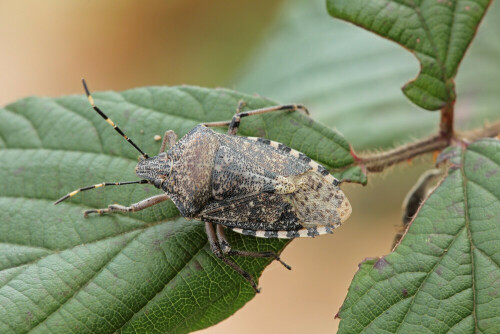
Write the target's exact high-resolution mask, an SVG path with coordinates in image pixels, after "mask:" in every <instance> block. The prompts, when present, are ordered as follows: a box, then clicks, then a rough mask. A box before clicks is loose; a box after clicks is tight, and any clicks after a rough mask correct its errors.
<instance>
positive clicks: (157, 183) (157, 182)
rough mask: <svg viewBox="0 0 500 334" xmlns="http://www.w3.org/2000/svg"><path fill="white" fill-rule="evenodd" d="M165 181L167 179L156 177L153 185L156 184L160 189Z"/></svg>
mask: <svg viewBox="0 0 500 334" xmlns="http://www.w3.org/2000/svg"><path fill="white" fill-rule="evenodd" d="M163 181H165V179H155V180H154V181H153V185H154V186H155V187H156V188H158V189H160V188H161V185H162V184H163Z"/></svg>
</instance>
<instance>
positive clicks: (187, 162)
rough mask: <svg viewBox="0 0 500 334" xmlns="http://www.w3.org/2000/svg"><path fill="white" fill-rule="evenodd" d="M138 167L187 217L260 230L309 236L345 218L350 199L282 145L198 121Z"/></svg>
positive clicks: (283, 235)
mask: <svg viewBox="0 0 500 334" xmlns="http://www.w3.org/2000/svg"><path fill="white" fill-rule="evenodd" d="M136 173H137V175H138V176H139V177H142V178H146V179H149V180H151V181H154V180H158V179H163V180H164V182H162V184H161V189H162V190H163V191H165V192H166V193H167V195H168V197H169V198H170V199H171V200H172V201H173V202H174V203H175V205H176V206H177V208H178V209H179V211H180V212H181V214H182V215H183V216H184V217H187V218H194V219H197V220H202V221H204V222H210V223H216V224H221V225H224V226H226V227H229V228H231V229H233V230H234V231H236V232H239V233H243V234H248V235H254V236H258V237H278V238H296V237H307V236H308V237H314V236H316V235H319V234H325V233H332V230H333V228H335V227H337V226H338V225H340V223H341V222H342V221H344V220H345V219H347V217H348V216H349V214H350V211H351V208H350V206H349V202H348V201H347V199H346V198H345V196H344V194H343V193H342V191H341V190H340V188H339V186H338V181H337V180H336V179H335V178H333V177H332V176H331V175H330V174H329V173H328V172H327V171H326V170H325V169H324V168H323V167H322V166H320V165H318V164H316V163H315V162H313V161H311V159H310V158H308V157H307V156H305V155H304V154H302V153H299V152H297V151H294V150H291V149H290V148H288V147H286V146H285V145H283V144H279V143H276V142H272V141H269V140H265V139H261V138H246V137H237V136H231V135H225V134H220V133H217V132H214V131H212V130H211V129H209V128H207V127H205V126H203V125H199V126H197V127H195V128H194V129H193V130H191V131H190V132H189V133H188V134H186V135H185V136H184V137H183V138H182V139H181V140H179V141H178V142H177V143H176V144H175V145H174V146H173V147H171V148H170V149H169V150H168V152H167V153H166V154H162V155H159V156H156V157H153V158H149V159H146V160H143V161H141V162H140V163H139V165H138V168H137V169H136Z"/></svg>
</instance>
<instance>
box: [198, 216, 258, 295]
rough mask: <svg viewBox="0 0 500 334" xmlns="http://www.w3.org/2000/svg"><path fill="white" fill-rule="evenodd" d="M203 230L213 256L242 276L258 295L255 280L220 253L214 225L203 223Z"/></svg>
mask: <svg viewBox="0 0 500 334" xmlns="http://www.w3.org/2000/svg"><path fill="white" fill-rule="evenodd" d="M205 230H206V232H207V237H208V243H209V244H210V249H211V250H212V253H214V255H215V256H217V257H218V258H219V259H220V260H221V261H222V262H224V263H225V264H227V265H228V266H230V267H231V268H233V269H234V270H235V271H236V272H237V273H238V274H240V275H241V276H243V278H244V279H246V280H247V281H248V282H249V283H250V284H251V285H252V288H253V289H254V290H255V292H256V293H259V292H260V289H259V288H258V287H257V283H255V280H254V278H253V277H252V275H250V274H249V273H247V272H246V271H245V270H243V269H241V268H240V267H239V266H238V265H237V264H236V263H234V262H233V261H231V260H229V259H228V258H227V257H226V256H225V255H224V253H223V252H222V251H221V249H220V247H219V244H218V242H217V236H216V233H215V229H214V225H213V224H212V223H205Z"/></svg>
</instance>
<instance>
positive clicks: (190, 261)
mask: <svg viewBox="0 0 500 334" xmlns="http://www.w3.org/2000/svg"><path fill="white" fill-rule="evenodd" d="M94 98H95V101H96V104H97V105H98V106H99V107H100V108H101V109H102V110H104V111H105V112H106V113H107V114H108V115H109V116H110V118H111V119H113V121H114V122H115V123H116V124H118V125H119V126H120V127H121V128H122V129H123V130H124V131H125V133H126V134H127V135H129V136H130V137H131V138H133V140H134V141H135V142H136V143H137V144H138V145H139V146H140V147H141V148H142V149H143V150H144V151H145V152H148V153H149V154H151V155H154V154H155V153H156V152H157V151H158V150H159V146H160V142H159V141H155V140H154V136H155V135H163V134H164V132H165V131H166V130H167V129H173V130H175V131H176V132H177V134H179V135H180V136H182V135H184V134H185V133H187V132H188V131H189V130H190V129H191V128H193V127H194V126H196V125H197V124H199V123H200V122H207V121H221V120H229V119H231V117H232V116H233V114H234V112H235V108H236V106H237V104H238V101H239V100H240V99H244V100H245V101H246V102H247V105H248V108H252V109H255V108H261V107H265V106H270V105H273V104H274V102H272V101H269V100H266V99H263V98H260V97H254V96H249V95H244V94H239V93H237V92H234V91H230V90H225V89H216V90H210V89H204V88H199V87H188V86H183V87H173V88H169V87H148V88H139V89H133V90H129V91H125V92H122V93H113V92H107V93H96V94H95V95H94ZM219 130H220V131H227V130H225V129H219ZM239 133H240V134H241V135H247V136H265V137H268V138H270V139H273V140H277V141H280V142H283V143H285V144H288V145H290V146H292V147H294V148H296V149H299V150H301V151H302V152H305V153H307V154H309V155H310V156H311V157H312V158H314V159H316V160H317V161H319V162H321V163H323V164H324V165H326V166H328V167H330V168H333V167H335V168H340V167H345V166H347V165H350V164H351V163H352V157H351V156H350V154H349V145H348V143H347V142H346V141H345V140H344V139H343V138H342V136H340V135H339V134H338V133H336V132H334V131H331V130H328V129H327V128H325V127H323V126H321V125H319V124H317V123H315V122H313V121H312V120H311V119H310V118H308V117H306V116H304V115H303V114H301V113H299V112H295V113H290V112H288V113H287V112H280V113H272V114H267V115H261V116H255V117H249V118H248V119H244V121H242V122H241V127H240V132H239ZM137 157H138V152H136V151H135V150H134V149H133V148H132V147H131V146H130V145H129V144H127V143H126V142H125V140H123V138H122V137H121V136H119V135H118V134H116V133H115V131H114V130H113V129H111V127H110V126H109V125H108V124H107V123H106V122H104V120H103V119H102V118H101V117H100V116H99V115H97V114H96V113H95V112H94V111H93V110H92V109H91V107H90V105H89V104H88V101H87V100H86V98H85V97H84V96H71V97H62V98H54V99H51V98H36V97H32V98H26V99H23V100H20V101H18V102H16V103H13V104H11V105H8V106H7V107H5V108H4V109H0V332H1V333H19V332H28V331H30V332H33V333H37V332H44V333H46V332H50V333H68V332H91V333H96V332H114V331H120V332H126V333H127V332H146V331H147V332H161V333H164V332H169V333H176V332H188V331H194V330H197V329H201V328H205V327H208V326H210V325H213V324H215V323H217V322H219V321H221V320H222V319H224V318H226V317H228V316H229V315H231V314H233V313H234V312H235V311H236V310H238V309H239V308H241V307H242V306H243V305H244V304H245V303H246V302H247V301H248V300H250V299H251V298H252V297H253V296H254V291H253V289H252V288H251V286H250V285H249V284H248V283H247V282H246V281H245V280H244V279H243V278H242V277H240V276H239V275H238V274H237V273H236V272H234V270H232V269H231V268H229V267H227V266H226V265H225V264H223V263H221V262H220V261H219V260H218V259H216V258H215V257H214V256H213V254H212V253H211V251H210V248H209V246H208V244H207V239H206V235H205V232H204V225H203V223H201V222H197V221H187V220H185V219H184V218H179V213H178V211H177V209H176V208H175V206H174V205H173V204H172V203H171V202H164V203H162V204H159V205H156V206H154V207H152V208H149V209H146V210H144V211H140V212H137V213H133V214H130V215H123V214H113V215H106V216H91V217H89V218H87V219H84V218H83V214H82V213H83V211H84V210H85V209H89V208H103V207H106V206H107V205H109V204H111V203H120V204H125V205H128V204H131V203H134V202H137V201H140V200H142V199H144V198H146V197H150V196H152V195H155V194H158V193H160V191H159V190H157V189H155V188H153V187H151V186H148V185H130V186H123V187H119V188H114V187H106V188H105V189H104V188H100V189H96V190H91V191H86V192H82V193H80V194H78V195H77V196H75V197H72V198H71V199H70V200H68V201H65V202H63V203H61V204H59V205H58V206H54V205H53V202H54V201H55V200H56V199H58V198H59V197H61V196H63V195H64V194H66V193H68V192H70V191H72V190H74V189H76V188H80V187H82V186H86V185H91V184H96V183H100V182H103V181H110V182H113V181H130V180H136V179H137V177H136V176H135V175H134V167H135V165H136V164H137ZM228 238H229V239H230V241H231V243H232V245H233V247H234V248H235V249H242V250H254V251H257V250H258V251H267V250H270V251H275V252H279V251H280V250H281V249H283V247H284V246H285V245H286V241H282V240H272V239H258V238H252V237H242V236H241V235H239V234H235V233H228ZM234 260H235V261H236V262H237V263H238V264H239V265H241V267H242V268H244V269H245V270H247V271H249V272H250V273H251V274H252V275H254V277H256V278H257V277H258V276H259V275H260V274H261V273H262V271H263V270H264V268H265V267H266V265H267V264H268V263H269V261H268V260H266V259H251V258H241V257H240V258H235V259H234ZM283 274H284V275H285V276H286V271H285V270H284V272H283ZM285 276H284V279H286V277H285ZM263 291H264V293H265V287H263Z"/></svg>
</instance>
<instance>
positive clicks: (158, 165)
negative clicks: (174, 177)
mask: <svg viewBox="0 0 500 334" xmlns="http://www.w3.org/2000/svg"><path fill="white" fill-rule="evenodd" d="M171 169H172V165H171V161H170V159H169V158H168V156H167V153H165V152H163V153H160V154H158V155H157V156H155V157H152V158H147V159H142V160H140V161H139V163H138V164H137V166H136V167H135V174H136V175H137V176H139V177H140V178H142V179H146V180H148V181H149V182H150V183H151V184H152V185H154V186H155V187H156V188H158V189H161V187H162V185H163V183H164V182H165V180H167V179H168V176H169V175H170V171H171Z"/></svg>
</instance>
